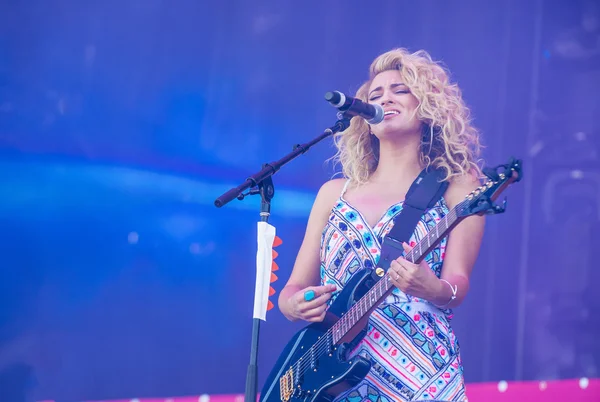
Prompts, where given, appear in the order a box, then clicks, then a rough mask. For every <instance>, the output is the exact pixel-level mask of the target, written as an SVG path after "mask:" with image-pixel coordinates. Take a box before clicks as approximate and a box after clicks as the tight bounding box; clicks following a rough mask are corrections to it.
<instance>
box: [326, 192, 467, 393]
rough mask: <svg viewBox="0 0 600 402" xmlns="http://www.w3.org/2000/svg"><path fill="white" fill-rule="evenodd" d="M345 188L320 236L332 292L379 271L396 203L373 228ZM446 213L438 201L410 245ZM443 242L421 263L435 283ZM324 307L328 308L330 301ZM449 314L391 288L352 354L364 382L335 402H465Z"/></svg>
mask: <svg viewBox="0 0 600 402" xmlns="http://www.w3.org/2000/svg"><path fill="white" fill-rule="evenodd" d="M347 185H348V183H346V186H344V190H343V191H342V194H341V195H340V197H339V199H338V200H337V203H336V205H335V206H334V207H333V209H332V212H331V215H330V216H329V221H328V223H327V225H326V227H325V228H324V230H323V233H322V237H321V283H322V284H335V285H336V286H337V287H338V291H336V293H335V294H334V295H333V297H332V299H331V301H333V300H335V296H336V295H337V294H338V292H339V290H340V289H341V288H342V287H343V286H344V284H346V282H347V281H348V279H349V278H350V277H351V276H352V275H353V274H354V273H355V272H356V271H358V270H360V269H363V268H367V269H372V268H374V267H376V266H377V262H378V260H379V257H380V253H381V243H382V240H383V238H384V237H385V236H386V235H387V234H388V233H389V231H390V230H391V228H392V226H393V224H394V222H393V220H394V218H395V217H396V216H397V215H398V214H399V213H400V211H401V210H402V202H400V203H398V204H395V205H392V206H391V207H390V208H389V209H388V210H387V212H386V213H385V214H384V215H383V216H382V217H381V219H380V220H379V222H378V223H377V224H376V225H375V227H373V228H372V227H370V225H369V224H368V223H367V221H366V220H365V218H364V217H363V216H362V215H361V213H360V212H359V211H358V210H356V209H355V208H353V207H352V205H350V204H349V203H348V202H347V201H346V200H345V199H344V193H345V191H346V187H347ZM447 213H448V207H447V206H446V203H445V201H444V199H443V198H442V199H441V200H440V201H439V202H438V203H437V204H436V205H435V206H434V207H433V208H431V209H430V210H428V211H427V212H426V213H425V214H424V215H423V216H422V217H421V220H420V221H419V223H418V225H417V228H416V229H415V232H414V233H413V235H412V237H411V239H410V244H411V245H413V244H414V243H415V242H417V241H419V240H420V239H421V238H422V237H423V236H424V235H426V234H427V232H428V231H429V230H431V229H432V228H433V227H434V226H435V225H436V223H437V222H438V221H439V220H440V219H441V218H443V217H444V215H445V214H447ZM446 241H447V239H446V238H444V239H443V240H442V242H441V243H440V244H439V245H438V246H437V247H436V248H435V249H434V250H433V251H431V253H429V254H428V255H427V256H426V258H425V260H426V261H427V263H428V264H429V266H430V267H431V269H432V270H433V271H434V272H435V274H436V275H437V276H438V277H439V276H440V273H441V270H442V262H443V259H444V251H445V248H446ZM331 301H330V302H331ZM451 317H452V312H451V311H450V310H440V309H438V308H437V307H435V306H433V305H432V304H431V303H429V302H428V301H426V300H424V299H419V298H416V297H412V296H407V295H406V294H404V293H403V292H402V291H400V290H399V289H394V291H393V293H392V294H391V295H389V296H388V297H387V298H386V299H385V300H384V302H383V303H382V304H381V305H379V307H378V308H377V309H376V310H375V311H373V313H372V314H371V316H370V319H369V325H368V328H367V335H366V336H365V338H364V339H363V340H362V341H361V342H360V343H359V344H358V345H357V346H356V348H355V349H354V350H353V351H352V352H351V354H352V355H356V354H359V355H361V356H363V357H365V358H367V359H369V360H370V361H371V363H372V367H371V370H370V372H369V374H368V375H367V376H366V378H365V379H364V380H363V381H362V382H360V383H359V384H358V385H357V386H356V387H354V388H352V389H350V390H348V391H346V392H345V393H343V394H342V395H339V396H338V397H337V398H336V401H343V402H359V401H382V402H387V401H390V402H393V401H422V400H424V401H426V400H439V401H466V400H467V398H466V395H465V385H464V379H463V369H462V364H461V359H460V354H459V345H458V341H457V339H456V337H455V335H454V332H453V331H452V328H451V327H450V325H449V320H450V318H451Z"/></svg>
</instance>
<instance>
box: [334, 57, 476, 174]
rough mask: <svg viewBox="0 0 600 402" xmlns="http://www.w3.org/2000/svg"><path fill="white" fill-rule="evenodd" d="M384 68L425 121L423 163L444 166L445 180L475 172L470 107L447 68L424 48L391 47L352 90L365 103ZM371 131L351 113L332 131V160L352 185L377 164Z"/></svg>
mask: <svg viewBox="0 0 600 402" xmlns="http://www.w3.org/2000/svg"><path fill="white" fill-rule="evenodd" d="M388 70H399V71H400V73H401V74H402V77H403V79H404V80H403V82H404V84H406V86H407V87H408V88H409V89H410V91H411V93H412V94H413V95H414V96H415V97H416V98H417V100H418V101H419V105H418V106H417V109H416V115H417V118H418V119H419V120H420V121H422V122H423V123H424V124H423V132H422V134H423V135H422V139H421V147H420V160H421V164H422V165H423V167H429V166H433V167H435V168H441V169H443V170H444V172H445V177H444V180H449V179H450V178H451V177H454V176H462V175H466V174H475V175H476V176H477V177H480V176H481V175H482V174H481V167H480V160H479V159H478V158H479V154H480V150H481V148H482V146H481V144H480V142H479V132H478V130H477V129H476V128H474V127H473V126H472V125H471V118H470V111H469V108H468V107H467V106H466V105H465V103H464V101H463V99H462V96H461V91H460V89H459V88H458V85H456V84H453V83H450V82H449V74H448V73H447V72H446V70H445V69H444V68H443V67H442V66H441V65H440V64H439V63H436V62H434V61H433V60H432V59H431V56H430V55H429V53H427V52H426V51H424V50H419V51H417V52H414V53H410V52H409V51H408V50H406V49H404V48H399V49H394V50H391V51H388V52H386V53H384V54H382V55H380V56H378V57H377V58H376V59H375V60H374V61H373V63H372V64H371V66H370V68H369V80H368V81H367V82H365V83H364V84H363V85H362V86H361V87H360V88H359V90H358V91H357V92H356V98H358V99H361V100H362V101H364V102H367V101H368V100H367V96H368V91H369V87H370V85H371V82H372V81H373V79H374V78H375V76H376V75H377V74H379V73H381V72H383V71H388ZM370 132H371V131H370V128H369V124H368V123H367V122H366V121H365V120H364V119H362V118H359V117H354V118H352V120H351V121H350V127H348V128H347V129H346V130H345V131H343V132H340V133H337V134H336V135H335V136H334V142H335V145H336V147H337V153H336V154H335V156H334V158H333V159H334V160H335V161H336V162H339V163H340V164H341V165H342V173H343V174H344V176H346V177H347V178H348V179H350V181H351V182H353V183H355V184H364V183H365V182H367V180H368V179H369V178H370V177H371V175H372V174H373V172H374V171H375V169H376V168H377V164H378V160H379V140H378V139H377V137H375V136H374V135H370Z"/></svg>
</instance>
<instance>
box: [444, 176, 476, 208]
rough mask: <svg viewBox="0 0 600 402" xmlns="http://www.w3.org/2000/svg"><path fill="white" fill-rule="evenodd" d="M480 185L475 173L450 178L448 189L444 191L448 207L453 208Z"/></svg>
mask: <svg viewBox="0 0 600 402" xmlns="http://www.w3.org/2000/svg"><path fill="white" fill-rule="evenodd" d="M480 185H481V182H480V180H479V179H478V178H477V175H476V174H475V172H471V173H469V174H464V175H461V176H455V177H452V178H451V179H450V184H449V185H448V189H447V190H446V194H445V195H444V198H445V199H446V203H447V204H448V207H450V208H453V207H454V206H455V205H456V204H458V203H459V202H461V201H462V200H464V199H465V197H466V196H467V195H468V194H469V193H470V192H471V191H473V190H475V189H476V188H477V187H479V186H480Z"/></svg>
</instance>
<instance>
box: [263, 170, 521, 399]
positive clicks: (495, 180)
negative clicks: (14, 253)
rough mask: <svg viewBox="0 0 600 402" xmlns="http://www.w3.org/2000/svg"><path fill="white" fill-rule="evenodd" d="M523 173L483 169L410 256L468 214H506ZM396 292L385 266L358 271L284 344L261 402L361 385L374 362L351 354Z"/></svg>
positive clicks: (421, 253) (322, 395) (328, 394)
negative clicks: (323, 311) (511, 189)
mask: <svg viewBox="0 0 600 402" xmlns="http://www.w3.org/2000/svg"><path fill="white" fill-rule="evenodd" d="M521 169H522V168H521V161H520V160H514V159H511V161H510V162H509V163H508V164H506V165H499V166H497V167H496V168H491V169H484V173H485V174H486V176H487V177H488V179H487V180H486V182H485V183H484V184H483V185H481V186H480V187H479V188H477V189H476V190H474V191H472V192H471V193H470V194H469V195H468V196H467V197H466V198H465V199H464V200H463V201H462V202H460V203H459V204H458V205H456V206H455V207H454V208H453V209H452V210H451V211H449V212H448V214H447V215H445V216H444V218H442V219H441V220H440V221H439V222H438V223H437V225H436V226H435V227H433V228H432V229H431V230H430V231H429V232H428V234H427V235H426V236H424V237H423V238H422V239H421V240H420V241H419V242H418V243H417V244H416V245H415V246H414V247H413V249H412V250H411V251H410V252H409V253H407V254H406V256H405V258H406V259H407V260H409V261H411V262H413V263H418V262H420V261H421V260H422V259H423V258H424V257H425V256H426V255H427V254H428V253H429V252H430V251H431V250H432V249H433V248H434V247H435V246H436V245H437V244H438V243H439V242H440V241H441V240H442V239H443V238H444V237H445V236H446V235H447V234H448V233H449V232H450V231H451V230H452V228H453V227H454V226H456V225H457V224H458V223H459V222H460V221H462V220H463V219H465V218H466V217H468V216H471V215H484V214H489V215H491V214H497V213H502V212H504V211H505V208H506V200H504V202H503V205H502V206H500V205H496V204H494V201H495V200H496V199H497V197H498V196H499V195H500V193H502V192H503V191H504V190H505V189H506V187H508V186H509V185H510V184H512V183H514V182H517V181H519V180H521V177H522V173H521ZM393 289H394V286H393V284H392V283H391V279H390V276H389V274H387V273H385V272H384V270H383V269H382V268H377V269H375V270H372V269H362V270H360V271H357V272H356V273H355V274H354V275H353V276H352V277H351V278H350V280H349V281H348V283H346V285H345V286H344V288H343V289H342V291H341V292H340V293H339V294H338V296H337V297H336V299H335V300H334V302H333V303H332V304H331V306H330V307H329V309H328V312H327V316H326V317H325V320H323V321H322V322H318V323H313V324H310V325H308V326H307V327H305V328H303V329H302V330H300V331H299V332H297V333H296V334H295V335H294V337H293V338H292V339H291V340H290V341H289V342H288V344H287V345H286V346H285V348H284V350H283V352H282V353H281V354H280V356H279V358H278V360H277V362H276V364H275V366H274V368H273V369H272V370H271V373H270V374H269V376H268V378H267V380H266V381H265V384H264V386H263V389H262V391H261V396H260V401H262V402H274V401H283V402H288V401H293V402H300V401H302V402H321V401H332V400H333V399H334V398H335V397H336V396H337V395H339V394H341V393H342V392H344V391H346V390H347V389H349V388H352V387H354V386H355V385H357V384H358V383H359V382H360V381H361V380H362V379H363V378H364V377H365V376H366V375H367V373H368V372H369V370H370V368H371V363H370V362H369V361H368V360H366V359H364V358H362V357H360V356H355V357H353V358H352V359H347V357H346V355H347V352H348V351H349V350H350V349H351V345H356V343H357V342H358V341H360V340H361V339H362V337H364V335H365V331H364V329H365V327H366V325H367V322H368V320H369V315H370V313H371V312H372V311H373V310H374V309H375V308H377V306H378V305H379V304H381V302H382V301H383V300H384V299H385V298H386V297H387V296H388V295H389V294H390V293H391V292H392V290H393Z"/></svg>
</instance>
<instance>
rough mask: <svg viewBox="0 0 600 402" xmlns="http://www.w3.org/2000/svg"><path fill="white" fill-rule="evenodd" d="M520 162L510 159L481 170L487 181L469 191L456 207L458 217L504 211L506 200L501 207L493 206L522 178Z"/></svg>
mask: <svg viewBox="0 0 600 402" xmlns="http://www.w3.org/2000/svg"><path fill="white" fill-rule="evenodd" d="M522 169H523V167H522V161H521V160H519V159H514V158H512V159H511V160H510V161H509V162H508V163H507V164H505V165H498V166H496V167H495V168H486V169H483V173H485V175H486V176H487V180H486V181H485V183H483V184H482V185H481V186H479V187H478V188H477V189H475V190H473V191H471V193H470V194H469V195H467V197H466V198H465V200H464V201H463V202H461V203H460V204H459V205H458V208H457V215H458V217H461V218H465V217H467V216H470V215H491V214H499V213H502V212H504V211H505V210H506V199H505V200H504V201H503V203H502V205H496V204H494V201H495V200H496V199H497V198H498V196H499V195H500V194H501V193H502V192H503V191H504V190H505V189H506V188H507V187H508V186H509V185H511V184H512V183H516V182H518V181H519V180H521V178H522V177H523V173H522V171H523V170H522Z"/></svg>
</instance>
